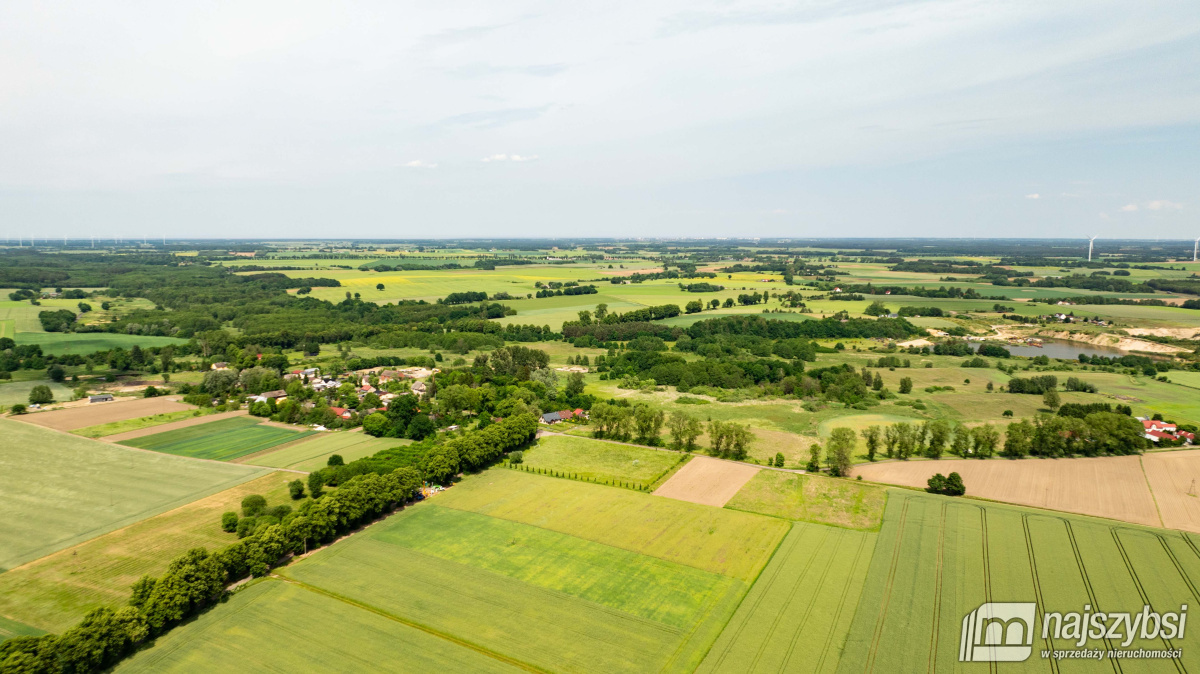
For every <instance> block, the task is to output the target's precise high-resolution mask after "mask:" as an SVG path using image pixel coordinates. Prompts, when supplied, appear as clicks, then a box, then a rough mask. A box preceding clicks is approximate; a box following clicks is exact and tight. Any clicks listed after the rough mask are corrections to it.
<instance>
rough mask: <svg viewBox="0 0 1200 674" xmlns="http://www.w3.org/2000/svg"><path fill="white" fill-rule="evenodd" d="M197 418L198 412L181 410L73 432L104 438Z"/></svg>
mask: <svg viewBox="0 0 1200 674" xmlns="http://www.w3.org/2000/svg"><path fill="white" fill-rule="evenodd" d="M193 416H197V410H179V411H177V412H164V413H162V414H154V415H151V416H148V417H135V418H133V419H123V420H121V421H110V422H108V423H106V424H96V425H95V426H86V427H84V428H77V429H75V430H73V431H71V432H72V433H74V434H75V435H82V436H83V437H85V438H104V437H108V436H110V435H116V434H118V433H125V432H127V431H136V430H139V429H142V428H151V427H153V426H160V425H162V424H169V423H171V422H172V421H179V420H181V419H190V418H191V417H193Z"/></svg>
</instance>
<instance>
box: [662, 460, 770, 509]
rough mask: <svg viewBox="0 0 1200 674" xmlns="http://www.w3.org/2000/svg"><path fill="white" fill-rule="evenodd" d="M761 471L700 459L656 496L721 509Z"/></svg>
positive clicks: (729, 463)
mask: <svg viewBox="0 0 1200 674" xmlns="http://www.w3.org/2000/svg"><path fill="white" fill-rule="evenodd" d="M758 471H759V469H758V468H755V467H754V466H747V465H745V464H740V463H733V462H731V461H718V460H716V459H710V458H708V457H707V456H697V457H693V458H692V460H691V461H689V462H688V464H687V465H686V466H684V467H683V468H680V469H679V472H677V473H675V474H674V475H672V476H671V479H669V480H667V481H666V482H664V483H663V485H662V486H661V487H659V488H658V489H656V490H654V495H655V496H665V497H667V498H673V499H677V500H680V501H690V502H692V503H700V504H703V505H711V506H717V507H718V508H719V507H722V506H724V505H725V504H726V503H727V502H728V501H729V499H731V498H733V495H734V494H736V493H738V490H739V489H741V488H742V485H744V484H746V483H747V482H749V481H750V478H752V477H754V476H755V475H756V474H757V473H758Z"/></svg>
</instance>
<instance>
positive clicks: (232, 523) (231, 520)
mask: <svg viewBox="0 0 1200 674" xmlns="http://www.w3.org/2000/svg"><path fill="white" fill-rule="evenodd" d="M237 525H238V514H237V513H235V512H233V511H232V510H230V511H229V512H227V513H225V514H224V515H221V529H222V530H223V531H225V532H228V533H233V532H235V531H237Z"/></svg>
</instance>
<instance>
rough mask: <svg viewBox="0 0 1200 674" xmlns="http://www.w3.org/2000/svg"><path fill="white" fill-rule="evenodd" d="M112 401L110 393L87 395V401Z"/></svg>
mask: <svg viewBox="0 0 1200 674" xmlns="http://www.w3.org/2000/svg"><path fill="white" fill-rule="evenodd" d="M112 401H113V395H112V394H111V393H100V394H98V395H94V396H88V403H110V402H112Z"/></svg>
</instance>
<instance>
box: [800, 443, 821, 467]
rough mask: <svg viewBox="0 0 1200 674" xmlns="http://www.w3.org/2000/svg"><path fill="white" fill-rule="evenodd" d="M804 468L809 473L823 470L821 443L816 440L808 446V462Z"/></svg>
mask: <svg viewBox="0 0 1200 674" xmlns="http://www.w3.org/2000/svg"><path fill="white" fill-rule="evenodd" d="M804 470H806V471H807V472H809V473H816V474H819V473H820V472H821V445H820V444H818V443H816V442H814V443H813V444H811V445H809V446H808V464H807V465H805V466H804Z"/></svg>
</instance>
